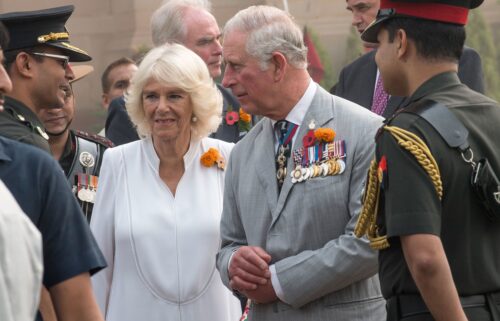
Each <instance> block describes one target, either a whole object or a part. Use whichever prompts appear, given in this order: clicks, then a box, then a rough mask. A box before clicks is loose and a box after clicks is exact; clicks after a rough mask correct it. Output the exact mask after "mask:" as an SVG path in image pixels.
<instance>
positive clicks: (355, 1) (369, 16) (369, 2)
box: [346, 0, 380, 34]
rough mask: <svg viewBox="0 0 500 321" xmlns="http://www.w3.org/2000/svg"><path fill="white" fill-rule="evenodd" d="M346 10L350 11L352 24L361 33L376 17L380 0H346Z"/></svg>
mask: <svg viewBox="0 0 500 321" xmlns="http://www.w3.org/2000/svg"><path fill="white" fill-rule="evenodd" d="M346 2H347V10H349V11H351V13H352V25H353V26H354V27H356V29H357V30H358V32H359V33H360V34H361V33H363V31H365V29H366V27H368V25H369V24H370V23H371V22H372V21H373V20H375V18H376V17H377V12H378V9H379V8H380V0H347V1H346Z"/></svg>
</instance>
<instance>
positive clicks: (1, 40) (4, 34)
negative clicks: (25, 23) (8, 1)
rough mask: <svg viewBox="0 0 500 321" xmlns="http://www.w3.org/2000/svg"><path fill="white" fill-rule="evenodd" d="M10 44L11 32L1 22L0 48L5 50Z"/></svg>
mask: <svg viewBox="0 0 500 321" xmlns="http://www.w3.org/2000/svg"><path fill="white" fill-rule="evenodd" d="M8 44H9V32H8V31H7V28H5V26H4V25H3V23H2V22H0V49H2V50H5V48H7V45H8Z"/></svg>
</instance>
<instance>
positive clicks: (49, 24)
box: [0, 6, 91, 153]
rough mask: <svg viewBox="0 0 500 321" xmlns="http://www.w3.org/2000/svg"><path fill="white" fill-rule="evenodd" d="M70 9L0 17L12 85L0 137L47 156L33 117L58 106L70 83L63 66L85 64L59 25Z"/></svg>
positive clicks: (38, 124) (0, 117) (83, 56)
mask: <svg viewBox="0 0 500 321" xmlns="http://www.w3.org/2000/svg"><path fill="white" fill-rule="evenodd" d="M73 9H74V6H63V7H58V8H54V9H46V10H37V11H30V12H10V13H5V14H1V15H0V21H1V22H3V24H4V25H5V27H6V28H7V30H8V32H9V34H10V37H11V40H10V42H9V45H8V47H7V48H4V55H5V65H6V69H7V73H8V74H9V76H10V78H11V80H12V84H13V90H12V92H11V93H10V94H9V95H8V96H7V97H6V99H5V104H4V107H5V112H4V113H2V114H0V135H2V136H5V137H8V138H11V139H14V140H18V141H21V142H24V143H28V144H31V145H35V146H37V147H40V148H41V149H43V150H45V151H47V152H49V153H50V148H49V144H48V139H49V137H48V135H47V133H46V132H45V131H44V129H43V125H42V124H41V122H40V121H39V119H38V118H37V116H36V114H37V112H38V111H39V110H40V109H42V108H61V107H62V106H63V105H64V99H65V95H66V92H67V89H68V88H69V82H70V80H71V79H72V78H74V75H73V71H72V70H71V68H70V67H69V64H68V62H69V61H88V60H91V57H90V56H89V55H88V54H87V53H86V52H85V51H83V50H81V49H79V48H77V47H75V46H72V45H70V44H69V34H68V32H67V30H66V28H65V23H66V20H68V18H69V17H70V15H71V13H72V12H73ZM26 26H29V28H27V27H26Z"/></svg>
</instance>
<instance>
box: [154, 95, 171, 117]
mask: <svg viewBox="0 0 500 321" xmlns="http://www.w3.org/2000/svg"><path fill="white" fill-rule="evenodd" d="M169 110H170V105H169V104H168V99H167V98H166V97H164V96H163V95H162V96H160V98H159V99H158V105H157V106H156V111H157V112H161V113H166V112H167V111H169Z"/></svg>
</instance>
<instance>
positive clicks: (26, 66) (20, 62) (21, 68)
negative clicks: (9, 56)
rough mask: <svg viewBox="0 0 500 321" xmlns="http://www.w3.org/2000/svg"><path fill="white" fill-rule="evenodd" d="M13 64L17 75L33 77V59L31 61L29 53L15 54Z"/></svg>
mask: <svg viewBox="0 0 500 321" xmlns="http://www.w3.org/2000/svg"><path fill="white" fill-rule="evenodd" d="M13 65H14V67H13V68H14V69H15V70H16V73H18V74H19V75H21V76H23V77H26V78H32V77H33V74H34V72H35V70H34V66H35V61H33V59H32V58H31V57H30V55H28V54H27V53H26V52H20V53H19V54H17V56H16V59H15V61H14V63H13Z"/></svg>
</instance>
